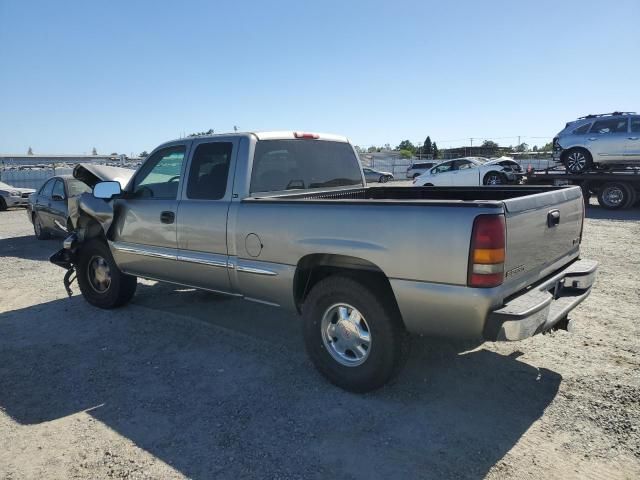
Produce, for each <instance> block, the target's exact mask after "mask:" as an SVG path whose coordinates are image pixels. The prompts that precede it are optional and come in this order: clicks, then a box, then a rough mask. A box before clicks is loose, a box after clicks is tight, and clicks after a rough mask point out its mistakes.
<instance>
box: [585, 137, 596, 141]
mask: <svg viewBox="0 0 640 480" xmlns="http://www.w3.org/2000/svg"><path fill="white" fill-rule="evenodd" d="M587 140H589V141H591V142H595V141H596V140H597V138H596V137H591V138H588V139H587Z"/></svg>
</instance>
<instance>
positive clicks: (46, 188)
mask: <svg viewBox="0 0 640 480" xmlns="http://www.w3.org/2000/svg"><path fill="white" fill-rule="evenodd" d="M55 183H56V179H55V178H53V179H51V180H49V181H48V182H47V183H45V184H44V185H43V186H42V188H41V189H40V192H39V194H40V195H42V196H43V197H46V198H51V194H52V193H53V185H54V184H55Z"/></svg>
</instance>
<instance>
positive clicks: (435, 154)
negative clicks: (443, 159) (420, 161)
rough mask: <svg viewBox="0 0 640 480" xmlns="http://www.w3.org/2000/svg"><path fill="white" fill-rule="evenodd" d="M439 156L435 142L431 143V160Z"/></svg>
mask: <svg viewBox="0 0 640 480" xmlns="http://www.w3.org/2000/svg"><path fill="white" fill-rule="evenodd" d="M439 156H440V150H438V145H436V142H433V158H434V159H435V158H438V157H439Z"/></svg>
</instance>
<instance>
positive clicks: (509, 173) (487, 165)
mask: <svg viewBox="0 0 640 480" xmlns="http://www.w3.org/2000/svg"><path fill="white" fill-rule="evenodd" d="M523 175H524V172H523V171H522V168H521V167H520V164H518V163H517V162H515V161H514V160H512V159H510V158H496V159H495V160H488V159H486V158H482V157H464V158H455V159H453V160H447V161H446V162H441V163H439V164H438V165H436V166H435V167H433V168H432V169H431V170H428V171H427V172H425V173H423V174H422V175H420V176H419V177H417V178H415V179H414V180H413V184H414V185H417V186H467V185H470V186H478V185H505V184H508V183H518V182H519V181H520V179H521V178H522V176H523Z"/></svg>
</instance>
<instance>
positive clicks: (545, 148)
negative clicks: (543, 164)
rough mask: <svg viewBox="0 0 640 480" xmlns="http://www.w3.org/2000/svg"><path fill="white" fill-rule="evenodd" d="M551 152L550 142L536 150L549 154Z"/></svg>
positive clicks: (551, 145)
mask: <svg viewBox="0 0 640 480" xmlns="http://www.w3.org/2000/svg"><path fill="white" fill-rule="evenodd" d="M551 150H553V144H552V143H551V142H549V143H545V144H544V145H543V146H542V147H540V148H539V149H538V151H540V152H550V151H551Z"/></svg>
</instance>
